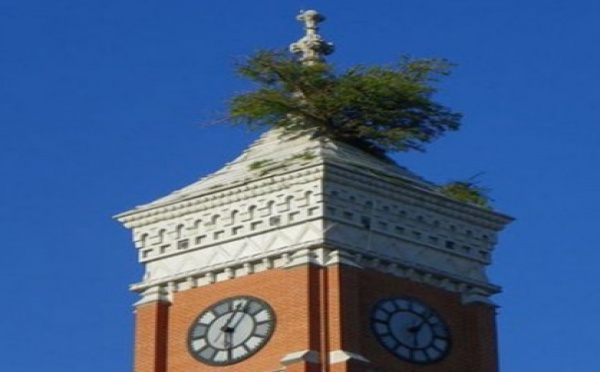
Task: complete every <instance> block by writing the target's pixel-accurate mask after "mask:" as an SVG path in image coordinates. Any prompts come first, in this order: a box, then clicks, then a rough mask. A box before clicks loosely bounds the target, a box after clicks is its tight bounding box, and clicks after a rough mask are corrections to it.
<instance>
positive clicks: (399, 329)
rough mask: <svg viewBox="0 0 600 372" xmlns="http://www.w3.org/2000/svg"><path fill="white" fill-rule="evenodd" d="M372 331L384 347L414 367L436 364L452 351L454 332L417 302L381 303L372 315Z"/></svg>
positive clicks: (424, 305) (407, 298)
mask: <svg viewBox="0 0 600 372" xmlns="http://www.w3.org/2000/svg"><path fill="white" fill-rule="evenodd" d="M371 329H372V331H373V333H374V334H375V336H376V337H377V339H378V340H379V343H381V345H382V346H383V347H385V348H386V349H387V350H388V351H389V352H391V353H392V354H394V355H395V356H396V357H398V358H400V359H402V360H404V361H407V362H410V363H416V364H429V363H435V362H438V361H440V360H442V359H443V358H444V357H445V356H446V355H447V354H448V352H449V350H450V332H449V331H448V326H447V325H446V323H445V322H444V320H443V319H442V318H441V317H440V315H439V314H438V313H437V312H435V310H433V309H432V308H431V307H429V306H427V305H426V304H424V303H423V302H421V301H419V300H416V299H414V298H410V297H398V298H391V299H385V300H381V301H379V302H378V303H377V304H376V305H375V307H374V308H373V311H372V313H371Z"/></svg>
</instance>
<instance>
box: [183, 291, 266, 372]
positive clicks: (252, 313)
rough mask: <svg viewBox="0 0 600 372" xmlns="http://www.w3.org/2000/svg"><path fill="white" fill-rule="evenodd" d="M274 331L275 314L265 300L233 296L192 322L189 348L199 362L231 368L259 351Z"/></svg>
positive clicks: (210, 308)
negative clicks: (231, 365) (230, 365)
mask: <svg viewBox="0 0 600 372" xmlns="http://www.w3.org/2000/svg"><path fill="white" fill-rule="evenodd" d="M274 330H275V313H274V312H273V309H272V308H271V307H270V306H269V305H268V304H267V303H266V302H264V301H262V300H260V299H258V298H255V297H249V296H241V297H232V298H228V299H225V300H222V301H219V302H217V303H216V304H214V305H212V306H210V307H209V308H207V309H206V310H204V311H203V312H202V313H201V314H200V315H199V316H198V317H197V318H196V320H195V321H194V323H192V326H191V327H190V330H189V334H188V349H189V351H190V353H191V354H192V355H193V356H194V358H196V359H197V360H199V361H201V362H203V363H206V364H210V365H229V364H234V363H237V362H240V361H242V360H244V359H246V358H248V357H250V356H252V355H253V354H254V353H256V352H258V351H259V350H260V349H261V348H262V347H263V346H264V345H265V344H266V343H267V341H268V340H269V338H270V337H271V335H272V334H273V331H274Z"/></svg>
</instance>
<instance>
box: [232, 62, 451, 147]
mask: <svg viewBox="0 0 600 372" xmlns="http://www.w3.org/2000/svg"><path fill="white" fill-rule="evenodd" d="M450 67H451V65H450V64H449V63H448V62H447V61H445V60H439V59H421V60H415V59H411V58H409V57H404V58H402V59H401V60H400V62H399V63H397V64H396V65H393V66H375V67H366V66H356V67H352V68H349V69H347V70H346V71H343V72H341V73H337V72H336V71H335V69H334V68H333V66H331V65H330V64H327V63H325V62H321V61H317V62H314V63H303V62H302V61H301V60H300V59H299V58H297V57H295V56H293V55H292V54H290V53H287V52H282V51H259V52H258V53H256V54H255V55H253V56H250V57H249V58H246V59H245V60H243V61H241V62H240V63H239V64H238V65H237V71H238V73H239V74H240V75H241V76H242V77H245V78H248V79H250V80H251V81H253V82H254V83H256V84H257V88H256V90H254V91H250V92H247V93H242V94H239V95H237V96H235V97H233V98H232V99H231V100H230V102H229V115H228V118H227V119H228V120H229V121H230V122H231V123H233V124H244V125H248V126H250V127H251V128H257V127H264V126H270V127H276V128H283V129H285V130H289V131H302V130H313V131H314V132H315V133H316V134H317V135H322V136H326V137H329V138H331V139H334V140H340V141H343V142H346V143H349V144H351V145H354V146H357V147H359V148H361V149H363V150H366V151H368V152H370V153H373V154H375V155H378V156H384V155H385V153H386V152H388V151H406V150H410V149H416V150H423V145H424V144H426V143H429V142H431V141H432V140H434V139H436V138H438V137H439V136H441V135H443V134H444V133H445V132H447V131H451V130H456V129H458V128H459V126H460V120H461V114H459V113H455V112H453V111H451V110H450V109H449V108H447V107H444V106H443V105H441V104H439V103H437V102H435V101H434V100H433V99H432V96H433V94H434V93H435V92H436V89H435V88H434V87H433V83H435V82H437V81H438V79H439V77H441V76H445V75H447V74H448V73H449V70H450Z"/></svg>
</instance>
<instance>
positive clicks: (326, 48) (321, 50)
mask: <svg viewBox="0 0 600 372" xmlns="http://www.w3.org/2000/svg"><path fill="white" fill-rule="evenodd" d="M297 19H298V21H300V22H303V23H304V29H305V30H306V35H305V36H304V37H303V38H302V39H300V40H298V41H297V42H295V43H293V44H292V45H290V52H292V53H297V54H301V55H302V56H301V57H300V60H301V61H302V62H304V63H306V64H313V63H316V62H323V61H324V59H325V56H327V55H330V54H331V53H333V51H334V47H333V44H332V43H329V42H327V41H325V40H323V38H322V37H321V35H319V34H318V33H317V32H318V31H319V27H318V24H319V23H321V22H323V21H324V20H325V16H323V15H321V14H320V13H318V12H317V11H315V10H307V11H304V12H301V13H300V14H299V15H298V17H297Z"/></svg>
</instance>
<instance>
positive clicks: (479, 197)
mask: <svg viewBox="0 0 600 372" xmlns="http://www.w3.org/2000/svg"><path fill="white" fill-rule="evenodd" d="M439 191H440V192H441V193H442V194H444V195H446V196H448V197H451V198H453V199H456V200H458V201H461V202H464V203H471V204H475V205H478V206H480V207H483V208H487V209H491V206H490V202H491V198H490V197H489V196H488V194H489V192H490V190H489V189H487V188H485V187H483V186H481V185H480V184H479V182H478V181H475V180H473V178H471V179H469V180H467V181H452V182H448V183H447V184H445V185H442V186H440V187H439Z"/></svg>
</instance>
